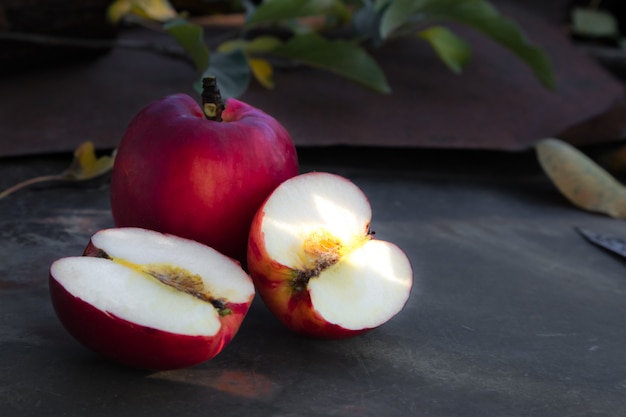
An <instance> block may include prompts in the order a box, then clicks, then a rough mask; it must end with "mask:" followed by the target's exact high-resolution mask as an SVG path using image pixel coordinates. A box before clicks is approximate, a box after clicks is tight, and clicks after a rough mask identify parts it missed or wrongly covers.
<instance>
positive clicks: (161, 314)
mask: <svg viewBox="0 0 626 417" xmlns="http://www.w3.org/2000/svg"><path fill="white" fill-rule="evenodd" d="M85 255H86V256H73V257H66V258H61V259H59V260H57V261H55V262H54V263H53V264H52V266H51V267H50V280H49V285H50V296H51V300H52V304H53V306H54V310H55V312H56V313H57V316H58V318H59V320H60V321H61V323H62V324H63V326H64V327H65V328H66V329H67V330H68V332H69V333H70V334H71V335H72V336H74V338H75V339H76V340H78V341H79V342H81V343H82V344H83V345H85V346H86V347H88V348H90V349H91V350H93V351H95V352H97V353H99V354H100V355H102V356H104V357H106V358H109V359H111V360H113V361H115V362H119V363H122V364H125V365H129V366H133V367H137V368H143V369H150V370H164V369H176V368H182V367H187V366H192V365H196V364H199V363H201V362H204V361H206V360H209V359H211V358H213V357H214V356H215V355H217V354H218V353H219V352H220V351H221V350H222V349H223V348H224V347H225V346H226V345H228V344H229V343H230V342H231V340H232V339H233V337H234V336H235V334H236V333H237V331H238V330H239V327H240V325H241V323H242V321H243V319H244V317H245V315H246V313H247V311H248V309H249V307H250V304H251V303H252V300H253V298H254V294H255V291H254V286H253V284H252V280H251V279H250V276H249V275H248V274H246V273H245V271H243V269H241V266H240V265H239V264H238V263H237V262H236V261H234V260H233V259H231V258H228V257H227V256H225V255H222V254H220V253H219V252H217V251H215V250H214V249H212V248H210V247H208V246H205V245H203V244H201V243H199V242H196V241H193V240H189V239H183V238H180V237H177V236H173V235H165V234H162V233H159V232H155V231H152V230H145V229H139V228H113V229H106V230H101V231H99V232H98V233H96V234H95V235H93V236H92V238H91V240H90V242H89V245H88V246H87V248H86V249H85Z"/></svg>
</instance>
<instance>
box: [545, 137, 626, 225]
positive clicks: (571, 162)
mask: <svg viewBox="0 0 626 417" xmlns="http://www.w3.org/2000/svg"><path fill="white" fill-rule="evenodd" d="M535 150H536V152H537V158H538V160H539V163H540V164H541V167H542V168H543V170H544V172H545V173H546V175H547V176H548V177H549V178H550V179H551V180H552V182H553V183H554V185H555V186H556V187H557V189H558V190H559V191H560V192H561V194H563V195H564V196H565V197H566V198H567V199H568V200H569V201H570V202H571V203H572V204H574V205H575V206H577V207H579V208H582V209H584V210H588V211H592V212H597V213H603V214H606V215H609V216H611V217H616V218H625V217H626V188H625V187H624V186H623V185H622V184H621V183H620V182H619V181H617V180H616V179H615V178H614V177H613V176H612V175H610V174H609V173H608V172H607V171H606V170H604V169H603V168H602V167H600V166H599V165H598V164H596V163H595V162H594V161H593V160H591V159H590V158H589V157H587V156H586V155H585V154H583V153H582V152H580V151H579V150H578V149H576V148H574V147H573V146H571V145H569V144H567V143H565V142H563V141H561V140H559V139H551V138H550V139H543V140H542V141H540V142H538V143H537V145H536V146H535Z"/></svg>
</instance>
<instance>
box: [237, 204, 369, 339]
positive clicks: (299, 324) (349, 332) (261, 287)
mask: <svg viewBox="0 0 626 417" xmlns="http://www.w3.org/2000/svg"><path fill="white" fill-rule="evenodd" d="M262 220H263V210H262V209H261V210H259V212H258V213H257V215H256V216H255V218H254V220H253V222H252V226H251V228H250V236H249V242H248V268H249V273H250V276H251V277H252V280H253V282H254V286H255V288H256V291H257V294H259V296H260V297H261V299H262V300H263V302H264V304H265V305H266V306H267V308H268V309H269V310H270V311H271V312H272V314H273V315H274V316H276V317H277V318H278V319H279V320H280V321H281V322H282V323H283V324H284V325H285V326H286V327H287V328H288V329H290V330H291V331H293V332H294V333H297V334H300V335H303V336H308V337H311V338H316V339H345V338H349V337H353V336H357V335H359V334H362V333H365V332H367V331H369V330H372V329H370V328H364V329H358V330H353V329H346V328H343V327H341V326H338V325H336V324H332V323H329V322H327V321H326V320H324V318H323V317H322V316H321V315H320V314H319V313H318V312H317V311H316V310H315V309H314V308H313V305H312V303H311V297H310V295H309V292H308V290H305V291H299V292H295V291H293V289H292V288H291V281H292V279H293V277H294V271H293V270H291V269H290V268H288V267H286V266H285V265H282V264H280V263H278V262H276V261H274V260H272V259H271V258H270V257H269V255H268V253H267V251H266V249H265V244H264V240H263V233H262V231H261V224H262Z"/></svg>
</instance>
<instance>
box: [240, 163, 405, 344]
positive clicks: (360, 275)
mask: <svg viewBox="0 0 626 417" xmlns="http://www.w3.org/2000/svg"><path fill="white" fill-rule="evenodd" d="M371 216H372V211H371V206H370V204H369V201H368V199H367V197H366V196H365V194H364V193H363V192H362V190H361V189H359V188H358V187H357V186H356V185H355V184H354V183H352V182H351V181H349V180H347V179H346V178H343V177H341V176H338V175H335V174H330V173H321V172H312V173H307V174H302V175H299V176H296V177H294V178H291V179H289V180H287V181H285V182H283V183H282V184H281V185H280V186H279V187H278V188H277V189H276V190H274V192H273V193H272V194H271V195H270V196H269V197H268V199H267V200H266V201H265V203H264V204H263V205H262V206H261V208H260V209H259V211H258V212H257V214H256V216H255V218H254V221H253V223H252V228H251V230H250V236H249V241H248V267H249V271H250V275H251V276H252V279H253V280H254V283H255V286H256V289H257V292H258V293H259V295H260V296H261V298H262V299H263V301H264V303H265V304H266V305H267V307H268V308H269V309H270V311H272V313H273V314H274V315H275V316H276V317H278V318H279V319H280V320H281V321H282V322H283V323H284V324H285V325H286V326H287V327H288V328H290V329H291V330H293V331H295V332H297V333H300V334H304V335H307V336H312V337H318V338H344V337H350V336H354V335H357V334H360V333H363V332H365V331H368V330H370V329H373V328H376V327H378V326H380V325H382V324H383V323H385V322H387V321H388V320H390V319H391V318H392V317H394V316H395V315H396V314H397V313H399V312H400V311H401V310H402V308H403V307H404V305H405V304H406V302H407V300H408V298H409V295H410V292H411V288H412V284H413V271H412V268H411V264H410V262H409V259H408V258H407V256H406V255H405V253H404V252H403V251H402V250H401V249H400V248H399V247H398V246H396V245H394V244H392V243H389V242H385V241H381V240H375V239H373V236H372V233H370V229H369V227H370V220H371Z"/></svg>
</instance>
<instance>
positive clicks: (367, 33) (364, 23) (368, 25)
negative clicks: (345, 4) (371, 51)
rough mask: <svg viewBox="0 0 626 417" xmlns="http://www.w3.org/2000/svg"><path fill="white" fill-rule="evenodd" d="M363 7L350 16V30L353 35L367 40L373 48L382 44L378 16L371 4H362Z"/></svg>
mask: <svg viewBox="0 0 626 417" xmlns="http://www.w3.org/2000/svg"><path fill="white" fill-rule="evenodd" d="M364 3H365V4H363V6H361V7H359V8H358V9H356V10H355V11H354V14H353V15H352V30H353V31H354V33H355V35H356V36H357V37H358V36H362V37H364V38H369V39H371V40H372V42H373V44H374V45H375V46H379V45H380V44H382V38H381V37H380V29H379V28H380V14H379V13H378V12H377V11H376V9H375V7H374V5H373V4H372V3H371V2H364Z"/></svg>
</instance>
